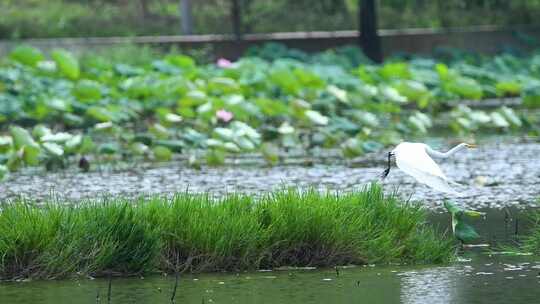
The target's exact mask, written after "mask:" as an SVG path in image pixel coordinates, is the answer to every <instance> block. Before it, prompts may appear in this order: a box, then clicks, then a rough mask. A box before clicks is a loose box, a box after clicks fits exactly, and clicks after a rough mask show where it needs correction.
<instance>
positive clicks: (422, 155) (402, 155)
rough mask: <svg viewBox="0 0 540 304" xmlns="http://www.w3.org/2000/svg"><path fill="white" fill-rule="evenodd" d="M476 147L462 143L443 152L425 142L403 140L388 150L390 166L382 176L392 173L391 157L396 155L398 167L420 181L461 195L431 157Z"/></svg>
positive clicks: (443, 155) (443, 156) (450, 154)
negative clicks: (451, 185)
mask: <svg viewBox="0 0 540 304" xmlns="http://www.w3.org/2000/svg"><path fill="white" fill-rule="evenodd" d="M475 147H476V146H475V145H472V144H467V143H461V144H459V145H457V146H455V147H454V148H452V149H450V150H449V151H448V152H446V153H443V152H439V151H435V150H433V149H432V148H430V147H429V146H428V145H426V144H423V143H410V142H403V143H400V144H399V145H397V146H396V148H394V150H392V151H391V152H388V167H387V168H386V170H384V172H383V175H382V178H383V179H384V178H385V177H386V176H387V175H388V173H390V165H391V158H392V156H394V157H395V158H396V165H397V166H398V168H399V169H401V170H402V171H403V172H405V173H407V174H408V175H410V176H412V177H414V178H415V179H416V180H417V181H418V182H420V183H422V184H425V185H427V186H429V187H431V188H433V189H435V190H438V191H441V192H445V193H450V194H454V195H461V194H460V193H459V192H457V191H456V190H454V189H453V188H452V187H450V185H449V183H454V182H452V181H450V180H449V179H448V178H447V177H446V175H444V173H443V172H442V170H441V168H440V167H439V166H438V165H437V163H435V161H433V159H432V158H431V157H436V158H448V157H450V156H452V155H454V154H455V153H457V152H458V151H461V150H463V149H465V148H475Z"/></svg>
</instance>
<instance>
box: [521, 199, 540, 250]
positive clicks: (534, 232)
mask: <svg viewBox="0 0 540 304" xmlns="http://www.w3.org/2000/svg"><path fill="white" fill-rule="evenodd" d="M538 202H539V203H540V199H539V200H538ZM530 219H531V223H532V225H531V230H530V234H529V235H527V236H525V237H524V238H523V239H522V244H521V251H523V252H528V253H533V254H535V255H540V211H538V210H536V211H534V212H532V213H531V215H530Z"/></svg>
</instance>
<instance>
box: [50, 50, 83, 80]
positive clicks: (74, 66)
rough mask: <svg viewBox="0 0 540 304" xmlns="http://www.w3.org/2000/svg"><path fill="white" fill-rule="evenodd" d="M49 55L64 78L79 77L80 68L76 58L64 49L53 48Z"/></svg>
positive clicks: (73, 78)
mask: <svg viewBox="0 0 540 304" xmlns="http://www.w3.org/2000/svg"><path fill="white" fill-rule="evenodd" d="M51 57H52V58H53V59H54V61H55V62H56V66H57V67H58V71H59V72H60V73H61V74H62V75H63V76H65V77H66V78H69V79H72V80H75V79H77V78H79V75H80V69H79V62H78V61H77V59H76V58H75V57H74V56H73V55H72V54H71V53H69V52H68V51H66V50H60V49H57V50H54V51H53V52H52V53H51Z"/></svg>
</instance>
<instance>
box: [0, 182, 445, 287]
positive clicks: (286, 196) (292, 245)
mask: <svg viewBox="0 0 540 304" xmlns="http://www.w3.org/2000/svg"><path fill="white" fill-rule="evenodd" d="M452 256H453V245H452V242H451V241H450V240H449V239H448V238H446V237H443V236H441V235H440V234H437V233H436V232H435V230H434V229H432V228H430V227H428V226H426V224H425V214H424V211H423V210H422V209H421V208H420V206H419V205H418V204H415V203H411V202H401V201H399V199H398V198H397V197H395V196H393V195H390V196H386V195H384V194H383V192H382V189H381V187H380V186H378V185H375V184H374V185H371V186H369V187H366V188H365V189H363V190H361V191H355V192H351V193H341V194H338V193H328V192H327V193H320V192H317V191H314V190H311V191H306V192H300V191H298V190H292V189H289V190H282V191H277V192H273V193H271V194H268V195H265V196H263V197H259V198H256V197H253V196H249V195H235V194H231V195H227V196H225V197H223V198H220V199H214V198H211V197H209V196H208V195H196V194H188V193H179V194H177V195H175V196H174V197H173V198H170V199H167V198H160V197H154V198H149V199H142V198H141V199H139V200H136V201H128V200H124V199H106V200H103V201H99V202H93V203H91V202H81V203H80V204H73V205H65V204H60V203H58V202H50V203H48V204H45V205H44V206H37V205H34V204H31V203H30V202H24V201H18V202H4V203H3V204H2V207H1V212H0V257H1V258H0V278H2V279H17V278H26V277H34V278H61V277H68V276H74V275H92V276H94V275H97V276H99V275H106V274H111V273H112V274H118V275H127V274H136V273H142V272H154V271H162V272H179V271H190V272H198V271H223V270H231V271H240V270H246V269H260V268H263V269H267V268H274V267H280V266H331V265H343V264H351V263H352V264H366V263H444V262H447V261H449V260H451V259H452Z"/></svg>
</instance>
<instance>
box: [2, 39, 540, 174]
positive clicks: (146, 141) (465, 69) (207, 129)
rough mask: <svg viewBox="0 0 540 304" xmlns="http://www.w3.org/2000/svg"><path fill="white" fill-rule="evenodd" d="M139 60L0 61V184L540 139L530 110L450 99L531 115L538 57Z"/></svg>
mask: <svg viewBox="0 0 540 304" xmlns="http://www.w3.org/2000/svg"><path fill="white" fill-rule="evenodd" d="M144 54H145V55H144V56H142V57H141V58H139V56H123V57H122V58H125V59H124V60H122V59H121V58H118V57H114V60H111V59H110V58H107V57H103V56H97V55H92V54H86V55H84V56H81V57H80V58H78V57H76V56H75V55H73V54H71V53H70V52H68V51H66V50H60V49H56V50H53V51H52V52H51V53H50V54H48V55H46V54H44V53H42V52H41V51H40V50H37V49H34V48H32V47H29V46H19V47H17V48H15V49H13V50H12V51H11V53H10V54H9V55H8V56H6V57H4V58H2V59H0V132H1V134H0V177H2V176H5V175H6V173H7V172H9V171H14V170H17V169H18V168H20V167H21V166H25V165H26V166H37V165H41V166H45V167H46V168H47V169H49V170H51V169H55V168H63V167H65V166H67V165H68V164H70V163H80V164H84V165H81V168H83V169H85V170H86V169H88V168H89V164H92V163H93V160H99V161H101V160H112V161H115V160H120V159H123V160H155V161H167V160H170V159H171V158H172V157H173V156H174V155H175V154H176V155H178V154H182V155H183V156H185V157H186V158H188V159H190V164H192V165H194V166H198V165H199V164H201V163H204V162H206V163H208V164H210V165H217V164H221V163H223V161H224V159H225V158H226V157H227V156H228V155H234V154H239V153H252V152H257V153H261V154H262V155H263V156H264V157H265V158H266V159H267V160H268V162H269V163H271V164H272V163H275V162H278V161H279V152H280V151H282V150H287V149H291V148H302V149H311V148H314V147H319V148H339V149H341V150H342V151H343V155H344V156H345V157H355V156H359V155H362V154H363V153H366V152H369V151H375V150H379V149H381V148H383V147H384V146H387V145H391V144H394V143H396V142H398V141H399V140H400V139H401V138H403V137H411V136H413V135H418V134H419V135H421V134H426V133H427V132H429V130H430V129H433V128H437V127H442V128H444V129H450V130H452V131H454V132H455V133H456V134H460V135H466V134H471V133H473V132H476V131H480V130H490V131H493V132H508V131H512V130H514V131H515V130H518V131H525V130H526V131H529V132H538V131H539V130H538V124H537V122H538V117H537V116H535V115H532V114H531V113H530V111H529V112H523V111H522V112H520V111H519V110H518V111H516V110H514V109H512V108H509V107H504V106H503V107H500V108H494V109H490V110H485V111H484V110H479V109H472V108H471V107H469V106H467V105H465V104H463V103H462V102H461V101H460V100H463V99H468V100H478V101H477V102H476V103H477V104H482V99H485V98H494V97H519V98H522V99H523V104H522V106H523V107H525V106H526V107H532V108H538V107H540V81H539V80H538V79H539V78H538V77H539V76H540V55H538V54H536V53H534V54H532V55H529V56H525V57H516V56H511V55H508V54H503V55H498V56H495V57H482V56H474V55H470V54H469V55H468V54H464V55H460V56H454V55H455V54H454V53H451V52H447V53H444V52H443V53H441V54H440V56H439V57H438V58H439V59H434V58H413V59H407V60H401V59H397V58H396V59H391V60H388V61H387V62H386V63H385V64H383V65H375V64H372V63H370V62H368V61H366V60H365V58H364V57H363V56H362V54H361V52H360V51H359V50H358V49H357V48H354V47H345V48H340V49H336V50H331V51H326V52H323V53H319V54H315V55H307V54H305V53H302V52H300V51H296V50H290V49H286V48H284V47H282V46H279V45H275V44H269V45H267V46H264V47H262V48H258V49H252V50H251V51H250V52H249V53H248V54H247V55H246V56H245V57H243V58H241V59H240V60H238V61H237V62H230V61H228V60H226V59H220V60H218V62H217V64H208V65H204V64H203V65H201V64H197V63H196V62H195V61H194V60H193V59H192V58H191V57H189V56H186V55H183V54H178V53H171V54H168V55H165V56H162V55H155V57H153V58H152V57H151V56H152V55H151V54H152V53H149V52H145V53H144ZM451 55H452V56H451ZM275 56H279V58H276V57H275ZM129 57H136V58H138V59H136V60H134V59H129ZM130 61H133V62H131V63H130ZM473 106H474V102H473Z"/></svg>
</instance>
